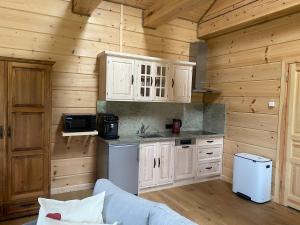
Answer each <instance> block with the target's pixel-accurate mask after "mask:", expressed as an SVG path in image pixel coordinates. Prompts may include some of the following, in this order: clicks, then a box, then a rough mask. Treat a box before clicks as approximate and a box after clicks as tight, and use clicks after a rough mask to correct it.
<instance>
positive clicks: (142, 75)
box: [135, 60, 154, 101]
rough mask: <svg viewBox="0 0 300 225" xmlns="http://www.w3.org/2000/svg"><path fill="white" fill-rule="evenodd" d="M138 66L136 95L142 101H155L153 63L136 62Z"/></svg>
mask: <svg viewBox="0 0 300 225" xmlns="http://www.w3.org/2000/svg"><path fill="white" fill-rule="evenodd" d="M135 65H136V73H135V77H136V95H135V99H136V100H140V101H152V99H153V80H154V79H153V63H152V62H147V61H137V60H136V61H135Z"/></svg>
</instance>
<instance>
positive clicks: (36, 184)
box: [11, 154, 44, 200]
mask: <svg viewBox="0 0 300 225" xmlns="http://www.w3.org/2000/svg"><path fill="white" fill-rule="evenodd" d="M43 164H44V157H43V155H42V154H41V155H37V154H33V155H20V156H14V157H13V158H12V161H11V166H12V171H11V172H12V174H14V176H12V177H11V179H12V180H11V183H12V186H11V196H12V200H15V199H20V198H28V197H31V195H32V193H35V194H40V195H43V194H44V193H43V191H42V190H43V186H44V184H43V176H44V168H43Z"/></svg>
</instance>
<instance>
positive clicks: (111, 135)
mask: <svg viewBox="0 0 300 225" xmlns="http://www.w3.org/2000/svg"><path fill="white" fill-rule="evenodd" d="M118 126H119V117H117V116H115V115H114V114H109V113H98V115H97V129H98V135H99V136H100V137H102V138H104V139H107V140H111V139H118V138H119V136H118Z"/></svg>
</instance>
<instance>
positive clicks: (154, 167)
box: [153, 158, 156, 168]
mask: <svg viewBox="0 0 300 225" xmlns="http://www.w3.org/2000/svg"><path fill="white" fill-rule="evenodd" d="M155 167H156V159H155V158H154V165H153V168H155Z"/></svg>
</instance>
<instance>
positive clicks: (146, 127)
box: [137, 123, 150, 134]
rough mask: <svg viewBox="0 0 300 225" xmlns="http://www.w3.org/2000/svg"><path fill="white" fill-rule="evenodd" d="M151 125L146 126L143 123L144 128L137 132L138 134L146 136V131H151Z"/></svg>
mask: <svg viewBox="0 0 300 225" xmlns="http://www.w3.org/2000/svg"><path fill="white" fill-rule="evenodd" d="M149 127H150V125H148V126H145V124H143V123H142V126H141V127H140V129H139V130H138V131H137V134H145V133H146V131H147V130H148V129H149Z"/></svg>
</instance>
